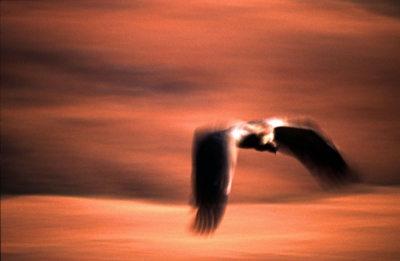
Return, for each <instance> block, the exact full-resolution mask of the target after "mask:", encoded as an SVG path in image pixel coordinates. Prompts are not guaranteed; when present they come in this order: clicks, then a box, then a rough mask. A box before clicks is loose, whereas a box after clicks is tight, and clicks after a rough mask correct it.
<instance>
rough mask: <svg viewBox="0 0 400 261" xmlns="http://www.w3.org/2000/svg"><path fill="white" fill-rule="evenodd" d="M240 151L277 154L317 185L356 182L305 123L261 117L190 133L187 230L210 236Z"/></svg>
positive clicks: (320, 134)
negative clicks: (295, 164)
mask: <svg viewBox="0 0 400 261" xmlns="http://www.w3.org/2000/svg"><path fill="white" fill-rule="evenodd" d="M238 148H240V149H255V150H257V151H260V152H264V151H266V152H270V153H274V154H277V153H278V152H279V153H282V154H286V155H289V156H292V157H294V158H296V159H297V160H298V161H300V162H301V163H302V164H303V165H304V167H305V168H307V169H308V171H309V172H310V173H311V174H312V176H314V177H315V178H317V179H318V180H319V181H320V183H321V184H327V185H332V186H337V185H341V184H345V183H348V182H349V181H356V180H357V178H356V177H355V176H354V173H353V172H352V171H350V169H349V167H348V165H347V164H346V162H345V161H344V159H343V158H342V156H341V155H340V153H339V152H338V150H337V149H336V147H335V146H334V144H333V143H332V141H331V140H330V139H329V138H327V136H326V135H325V134H324V133H323V132H322V130H321V129H320V128H319V127H318V125H317V124H316V123H315V122H314V121H312V120H310V119H300V120H299V119H297V120H285V119H278V118H273V119H263V120H256V121H250V122H240V123H238V124H235V125H233V126H228V127H226V128H225V127H224V128H221V127H220V128H216V127H214V128H204V127H200V128H197V129H196V130H195V133H194V139H193V151H192V194H193V198H192V205H193V206H194V208H195V209H196V215H195V218H194V222H193V225H192V230H193V231H194V232H195V233H199V234H209V233H211V232H214V231H215V230H216V229H217V227H218V225H219V224H220V222H221V220H222V217H223V215H224V212H225V209H226V205H227V203H228V197H229V193H230V191H231V186H232V179H233V174H234V169H235V165H236V159H237V154H238Z"/></svg>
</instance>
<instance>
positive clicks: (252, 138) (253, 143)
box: [238, 133, 277, 153]
mask: <svg viewBox="0 0 400 261" xmlns="http://www.w3.org/2000/svg"><path fill="white" fill-rule="evenodd" d="M238 147H239V148H242V149H256V150H258V151H269V152H272V153H276V149H277V148H276V145H275V143H273V142H270V141H266V139H265V138H264V136H263V135H261V134H258V135H257V134H255V133H250V134H248V135H246V136H243V138H242V139H241V140H239V142H238Z"/></svg>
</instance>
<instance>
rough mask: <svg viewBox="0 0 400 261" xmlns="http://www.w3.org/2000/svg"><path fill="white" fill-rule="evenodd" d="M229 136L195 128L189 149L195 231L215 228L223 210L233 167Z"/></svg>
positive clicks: (206, 230)
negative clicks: (191, 148) (194, 209)
mask: <svg viewBox="0 0 400 261" xmlns="http://www.w3.org/2000/svg"><path fill="white" fill-rule="evenodd" d="M228 139H229V137H228V134H227V133H226V131H217V132H211V131H199V130H197V131H196V132H195V137H194V144H193V152H192V160H193V162H192V164H193V166H192V183H193V184H192V186H193V196H194V205H195V207H196V208H197V214H196V218H195V221H194V224H193V230H194V231H195V232H198V233H209V232H211V231H213V230H215V229H216V228H217V226H218V225H219V223H220V221H221V219H222V216H223V214H224V211H225V208H226V204H227V200H228V192H229V186H230V181H231V177H230V175H231V168H232V167H233V166H232V155H231V152H230V150H231V149H232V148H230V142H229V140H228Z"/></svg>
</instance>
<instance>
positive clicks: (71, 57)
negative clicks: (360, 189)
mask: <svg viewBox="0 0 400 261" xmlns="http://www.w3.org/2000/svg"><path fill="white" fill-rule="evenodd" d="M388 4H389V3H388ZM385 10H387V9H386V8H385V2H384V3H382V5H376V6H374V5H372V4H366V5H362V4H356V3H354V2H352V1H333V2H324V3H323V4H322V3H317V2H304V3H303V2H300V1H286V0H285V1H273V2H258V1H226V2H220V1H218V2H214V1H207V2H203V1H202V2H197V1H194V2H191V3H187V2H186V1H169V3H163V2H157V1H151V2H147V1H144V2H137V1H135V3H131V2H130V1H113V2H112V3H108V2H107V1H103V2H99V1H96V2H93V1H79V2H73V3H72V2H62V1H35V2H19V1H13V2H2V3H1V39H2V42H1V78H2V105H1V106H2V110H1V117H2V134H1V135H2V139H1V142H2V174H1V175H2V193H55V194H60V193H61V194H68V195H70V194H79V195H81V194H84V195H99V194H100V195H114V196H129V197H138V198H148V199H153V200H157V201H168V202H187V201H188V199H189V194H190V191H189V190H190V181H189V179H190V168H191V166H190V164H191V160H190V153H191V143H192V135H193V130H194V128H195V127H197V126H199V125H202V124H204V123H207V122H210V121H213V120H215V119H221V118H223V119H243V120H253V119H260V118H265V117H274V116H283V117H286V116H288V117H297V116H309V117H311V118H313V119H315V120H316V121H317V122H318V123H319V124H320V125H321V127H322V128H323V129H324V131H325V132H326V133H327V134H328V135H330V136H331V138H332V139H333V141H334V142H335V143H336V144H337V145H338V147H339V148H340V150H341V152H342V153H343V155H344V157H345V158H346V160H348V162H349V164H350V165H352V166H355V167H356V168H357V170H358V171H359V172H360V175H361V176H362V177H363V179H364V180H365V181H367V182H369V183H374V184H399V181H400V175H399V173H400V164H399V162H398V158H399V157H400V150H399V149H398V148H399V145H400V144H399V138H398V129H399V127H400V125H399V123H400V121H399V116H398V111H399V110H400V105H399V103H398V98H399V97H400V88H399V75H400V49H399V47H398V37H399V35H400V20H399V17H398V16H396V13H395V12H389V13H388V12H386V11H385ZM394 10H397V9H394ZM237 166H238V167H237V170H236V175H235V180H234V184H233V190H232V192H233V195H232V198H231V200H232V201H234V202H242V201H271V200H273V201H275V200H279V198H281V197H282V198H286V197H292V196H295V195H298V194H299V193H303V192H305V191H314V192H318V191H319V190H320V188H319V187H318V186H317V183H316V182H315V181H314V180H313V179H312V178H311V177H310V176H309V174H308V173H307V171H306V170H305V169H304V168H303V167H302V166H301V165H300V164H299V163H298V162H296V161H295V160H294V159H291V158H287V157H285V156H282V155H278V156H274V155H267V154H260V153H257V152H253V151H243V152H241V153H240V155H239V159H238V165H237Z"/></svg>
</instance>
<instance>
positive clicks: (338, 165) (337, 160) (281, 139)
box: [274, 126, 359, 186]
mask: <svg viewBox="0 0 400 261" xmlns="http://www.w3.org/2000/svg"><path fill="white" fill-rule="evenodd" d="M274 142H275V143H276V144H277V146H278V147H277V150H278V151H281V152H283V153H284V154H289V155H291V156H293V157H295V158H296V159H297V160H299V161H300V162H301V163H302V164H303V165H304V166H305V167H306V168H307V169H308V170H309V171H310V173H311V174H312V175H313V176H314V177H317V178H318V180H319V181H322V184H321V185H322V186H324V185H328V186H338V185H343V184H347V183H349V182H356V181H359V179H358V177H357V175H356V174H355V173H354V172H353V171H352V170H351V169H350V168H349V166H348V165H347V163H346V162H345V160H344V159H343V158H342V156H341V155H340V153H339V151H338V150H337V149H336V147H335V146H334V145H333V144H332V143H331V142H330V141H329V140H328V139H327V138H325V137H324V136H322V134H319V133H318V132H317V131H315V130H313V129H308V128H300V127H288V126H280V127H276V128H275V129H274Z"/></svg>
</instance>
